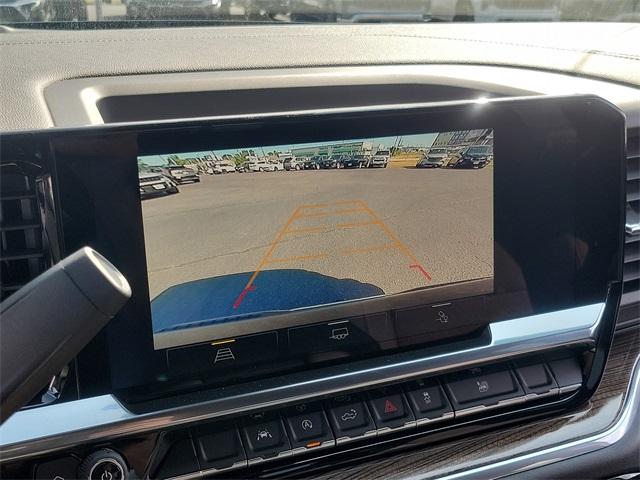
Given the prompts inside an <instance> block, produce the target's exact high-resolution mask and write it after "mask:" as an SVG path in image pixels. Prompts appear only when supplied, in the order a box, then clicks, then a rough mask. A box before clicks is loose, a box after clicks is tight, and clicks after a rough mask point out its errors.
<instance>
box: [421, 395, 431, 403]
mask: <svg viewBox="0 0 640 480" xmlns="http://www.w3.org/2000/svg"><path fill="white" fill-rule="evenodd" d="M422 398H423V400H424V403H425V405H429V404H430V403H431V395H430V394H429V392H422Z"/></svg>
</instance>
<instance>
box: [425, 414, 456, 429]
mask: <svg viewBox="0 0 640 480" xmlns="http://www.w3.org/2000/svg"><path fill="white" fill-rule="evenodd" d="M454 417H455V414H454V413H453V412H445V413H443V414H442V416H441V417H437V418H421V419H419V420H418V421H417V422H416V426H417V427H421V426H423V425H427V424H430V423H436V422H443V421H445V420H451V419H452V418H454Z"/></svg>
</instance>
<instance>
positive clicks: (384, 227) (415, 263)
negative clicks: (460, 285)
mask: <svg viewBox="0 0 640 480" xmlns="http://www.w3.org/2000/svg"><path fill="white" fill-rule="evenodd" d="M358 203H359V204H360V205H362V208H363V209H364V210H366V212H367V213H368V214H369V215H370V216H371V218H373V219H374V220H375V222H376V223H377V224H378V225H380V228H382V230H384V232H385V233H386V234H387V235H388V236H389V237H390V238H391V240H393V241H394V242H396V243H397V244H398V248H400V250H402V252H403V253H404V254H405V255H406V256H407V257H409V260H411V262H412V264H411V265H409V268H416V269H418V270H420V272H421V273H422V274H423V275H424V276H425V277H426V278H427V280H431V275H430V274H429V272H427V270H426V269H425V268H424V267H423V266H422V265H421V264H420V261H419V260H418V259H417V258H416V257H415V255H414V254H413V253H412V252H411V250H410V249H409V247H407V246H406V245H405V244H404V243H403V242H402V240H400V239H399V238H398V237H397V236H396V234H395V233H393V230H391V229H390V228H389V227H388V226H387V224H386V223H384V222H383V221H382V219H381V218H380V217H378V215H376V213H375V212H374V211H373V210H371V208H369V205H367V203H366V202H364V201H362V200H360V201H358Z"/></svg>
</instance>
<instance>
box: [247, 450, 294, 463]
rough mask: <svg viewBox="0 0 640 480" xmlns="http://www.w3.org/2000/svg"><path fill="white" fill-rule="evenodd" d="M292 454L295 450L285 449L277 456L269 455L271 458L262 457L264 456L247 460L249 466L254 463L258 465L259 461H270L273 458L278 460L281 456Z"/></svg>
mask: <svg viewBox="0 0 640 480" xmlns="http://www.w3.org/2000/svg"><path fill="white" fill-rule="evenodd" d="M291 455H293V450H285V451H283V452H280V453H278V454H277V455H276V456H275V457H269V458H262V457H256V458H250V459H249V460H247V462H248V464H249V466H252V465H256V464H258V463H264V462H269V461H271V460H277V459H279V458H282V457H290V456H291Z"/></svg>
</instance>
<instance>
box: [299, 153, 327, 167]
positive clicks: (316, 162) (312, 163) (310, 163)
mask: <svg viewBox="0 0 640 480" xmlns="http://www.w3.org/2000/svg"><path fill="white" fill-rule="evenodd" d="M324 158H325V157H323V156H315V157H309V158H307V159H306V160H305V162H304V169H305V170H320V165H321V163H322V160H323V159H324Z"/></svg>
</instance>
